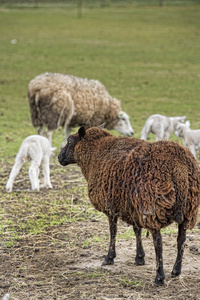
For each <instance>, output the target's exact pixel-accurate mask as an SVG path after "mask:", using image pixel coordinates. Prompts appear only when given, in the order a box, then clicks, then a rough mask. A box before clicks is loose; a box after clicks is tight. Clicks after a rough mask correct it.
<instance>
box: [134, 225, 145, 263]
mask: <svg viewBox="0 0 200 300" xmlns="http://www.w3.org/2000/svg"><path fill="white" fill-rule="evenodd" d="M133 230H134V232H135V236H136V257H135V265H137V266H142V265H144V264H145V259H144V257H145V253H144V249H143V246H142V228H139V227H138V226H136V225H133Z"/></svg>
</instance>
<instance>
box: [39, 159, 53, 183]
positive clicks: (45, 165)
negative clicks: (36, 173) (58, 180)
mask: <svg viewBox="0 0 200 300" xmlns="http://www.w3.org/2000/svg"><path fill="white" fill-rule="evenodd" d="M42 170H43V174H44V184H43V185H42V186H41V187H45V188H50V189H52V185H51V181H50V170H49V156H48V155H46V156H45V157H44V158H43V160H42Z"/></svg>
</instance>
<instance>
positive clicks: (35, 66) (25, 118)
mask: <svg viewBox="0 0 200 300" xmlns="http://www.w3.org/2000/svg"><path fill="white" fill-rule="evenodd" d="M0 28H1V30H0V145H1V147H0V149H1V152H0V170H1V172H0V173H1V175H0V196H1V200H0V203H1V207H0V236H1V251H2V252H1V253H3V254H2V257H1V271H0V281H1V280H2V281H3V283H4V285H3V284H2V282H0V285H1V287H2V286H3V289H0V297H1V295H3V293H5V292H7V291H9V292H10V293H12V295H13V299H108V298H98V297H97V298H92V296H90V290H89V288H88V291H85V292H84V287H83V290H82V294H79V295H78V296H77V295H76V294H75V290H73V285H72V287H70V288H71V290H70V294H69V296H68V297H67V298H65V296H62V295H66V290H65V286H66V278H65V279H64V276H66V277H69V278H71V279H70V280H72V282H74V286H75V285H76V284H77V283H76V280H78V282H79V280H80V282H82V281H83V282H84V280H83V278H86V279H87V280H86V279H85V280H86V281H89V280H91V281H90V283H91V282H93V281H94V283H95V284H96V281H95V280H94V278H93V277H95V278H96V277H97V278H99V277H102V278H103V280H102V282H105V281H106V280H108V281H109V280H110V279H111V278H112V280H113V281H112V280H111V282H113V284H114V285H115V284H116V282H117V287H118V288H119V289H123V288H124V287H125V286H126V287H128V290H127V289H126V292H125V291H124V298H129V299H136V296H137V297H139V296H138V295H140V297H141V299H150V298H149V296H148V295H146V294H145V295H146V296H145V295H144V293H143V294H137V293H136V295H135V294H134V292H133V288H135V285H136V283H137V288H138V289H136V292H138V293H140V292H141V290H140V289H139V287H140V286H143V292H144V286H147V287H148V288H149V291H150V292H151V297H152V299H158V298H159V299H168V297H169V295H170V296H171V298H173V299H186V298H184V295H185V294H184V293H185V290H184V288H185V287H184V285H182V283H180V286H178V285H177V289H176V288H175V285H174V286H173V288H174V289H171V288H170V284H171V283H170V284H169V289H168V288H166V289H165V294H163V297H162V295H160V294H159V292H158V294H156V293H157V292H155V293H154V292H153V293H152V291H154V288H153V284H152V280H153V279H152V278H153V277H152V274H151V273H152V268H151V267H150V266H149V274H150V275H149V277H148V276H147V278H151V279H148V280H149V281H148V280H147V281H145V279H144V278H143V275H142V273H143V272H144V269H143V271H142V272H141V276H139V275H138V278H136V279H137V280H136V281H134V280H132V281H130V280H129V279H127V277H126V275H125V274H123V275H121V273H120V271H121V269H120V271H119V274H117V275H116V274H114V275H113V274H111V273H110V271H109V270H108V271H106V272H108V273H101V272H102V271H100V273H98V272H97V271H96V269H93V271H92V273H87V272H89V271H87V272H86V271H85V268H83V270H82V271H81V272H82V273H80V272H79V273H77V274H75V273H73V268H72V269H69V273H67V275H66V274H65V273H64V270H62V274H60V275H59V276H61V281H59V280H58V277H57V276H58V273H56V272H58V271H57V269H55V270H56V271H55V272H54V273H53V271H52V270H54V269H53V268H51V266H50V262H49V261H45V259H46V255H45V252H44V253H43V252H42V251H43V250H45V251H47V253H48V254H50V256H51V257H52V262H53V261H54V262H55V257H53V254H52V253H54V252H55V253H56V254H55V255H57V256H56V257H57V258H56V259H58V261H59V258H60V256H59V255H60V253H61V252H62V251H61V249H64V250H63V253H67V251H69V252H68V253H70V254H69V257H70V258H69V257H68V259H69V264H71V261H72V257H73V259H74V257H75V256H74V255H75V254H74V253H79V252H78V249H79V248H81V249H82V250H83V252H84V251H86V252H87V251H89V250H88V249H90V247H91V246H92V247H95V249H96V250H99V249H100V250H102V254H105V251H106V250H105V249H107V246H108V240H107V239H106V237H107V236H108V232H107V231H106V230H107V227H108V225H107V221H106V219H105V217H104V216H102V214H100V213H98V212H96V211H95V210H94V208H92V207H91V205H90V204H89V201H88V198H87V187H86V183H85V181H84V179H83V178H82V177H81V174H80V171H79V169H78V168H77V167H76V166H72V167H70V168H68V169H65V168H62V167H61V166H60V165H59V164H58V162H57V159H56V158H54V159H52V162H51V178H52V184H53V186H54V189H53V190H51V191H44V190H43V191H41V192H40V193H39V194H35V193H28V192H27V191H26V188H28V187H30V182H29V179H28V164H26V165H25V167H24V169H23V171H22V173H21V174H20V175H19V177H18V180H17V182H16V185H15V191H14V192H13V193H12V194H6V193H5V184H6V181H7V179H8V175H9V172H10V169H11V167H12V165H13V162H14V157H15V155H16V153H17V151H18V149H19V147H20V144H21V142H22V140H23V139H24V138H25V137H26V136H28V135H30V134H35V133H36V130H35V129H34V128H33V127H32V124H31V121H30V113H29V107H28V101H27V96H26V93H27V85H28V82H29V81H30V80H31V79H32V78H33V77H35V76H36V75H38V74H40V73H42V72H58V73H66V74H73V75H77V76H80V77H87V78H89V79H98V80H100V81H101V82H102V83H103V84H105V86H106V87H107V89H108V91H109V92H110V94H111V95H113V96H115V97H116V98H118V99H120V100H121V102H122V107H123V110H125V111H126V112H127V113H128V114H129V115H130V119H131V123H132V126H133V128H134V131H135V137H140V132H141V130H142V127H143V125H144V122H145V120H146V118H147V117H148V116H149V115H151V114H153V113H161V114H165V115H168V116H177V115H180V116H181V115H186V116H187V119H189V120H190V121H191V128H193V129H197V128H200V84H199V82H200V31H199V28H200V6H198V5H192V6H191V5H187V6H173V7H171V6H164V7H159V6H158V5H157V6H136V5H129V6H122V5H116V6H112V7H111V6H110V7H105V8H104V9H101V8H98V7H95V8H90V7H89V6H87V7H85V8H84V9H83V15H82V18H77V10H76V8H75V7H73V6H67V5H63V6H62V7H60V6H58V7H55V5H54V7H52V6H49V7H48V6H45V7H44V6H43V7H42V6H41V7H35V8H31V7H29V6H14V7H12V8H11V7H8V6H5V5H4V6H0ZM75 130H76V129H74V131H75ZM113 134H115V135H117V132H115V131H113ZM150 138H151V140H153V139H154V137H153V136H152V135H151V137H150ZM62 139H63V131H62V129H61V128H60V129H59V130H57V131H56V132H54V135H53V146H56V147H57V150H56V156H57V154H58V151H59V150H58V149H59V146H60V144H61V141H62ZM171 139H176V138H175V137H174V135H172V136H171ZM176 140H177V139H176ZM180 142H181V141H180ZM16 188H18V191H16ZM19 189H20V190H19ZM94 220H95V222H99V223H98V225H99V226H100V227H99V228H101V229H100V230H99V231H98V230H97V228H96V227H98V226H97V224H95V223H94ZM81 222H82V223H81ZM87 224H88V226H89V227H88V228H86V226H87ZM90 226H93V229H92V230H93V231H92V230H91V227H90ZM95 226H96V227H95ZM120 226H122V225H120ZM123 226H124V225H123ZM123 226H122V227H120V229H119V235H118V240H119V241H126V242H127V240H128V239H129V238H130V237H131V233H130V230H129V229H128V228H127V227H126V226H124V227H123ZM69 227H70V230H69ZM82 228H84V230H86V231H85V232H86V233H85V235H84V234H83V230H82ZM174 232H176V227H172V228H168V229H167V230H166V231H164V233H165V234H166V236H168V235H169V236H171V235H173V234H174ZM64 233H65V234H64ZM195 233H197V229H195V230H194V234H195ZM62 234H63V236H64V237H62V236H61V235H62ZM131 238H132V237H131ZM173 238H174V240H175V236H173ZM198 242H199V240H198ZM167 245H169V241H167V240H166V246H167ZM31 247H34V249H36V250H34V251H35V252H34V254H32V252H31V251H32V250H31V249H32V248H31ZM40 247H41V248H40ZM171 247H172V248H174V247H175V246H174V245H172V246H171ZM97 248H98V249H97ZM37 249H40V252H39V250H37ZM42 249H43V250H42ZM84 249H85V250H84ZM122 249H123V245H122ZM91 251H92V250H91ZM188 251H189V250H188ZM27 253H28V254H29V256H31V255H33V256H31V258H30V257H29V258H30V260H29V262H30V261H31V263H32V265H31V268H32V269H31V268H30V266H29V265H28V263H27V265H25V263H24V261H25V260H26V255H25V254H27ZM41 253H43V255H41V261H40V263H39V255H40V254H41ZM36 255H38V256H37V259H38V267H37V268H36V267H35V265H34V263H35V261H34V259H36ZM84 255H87V253H86V254H85V252H84V253H83V257H84ZM125 255H126V254H125ZM168 255H169V257H170V252H169V254H168ZM77 257H80V255H79V254H77ZM188 257H189V256H188ZM4 258H5V260H4ZM174 259H175V256H174ZM8 261H9V263H8ZM44 261H45V263H44V268H43V267H41V268H42V272H44V273H42V274H43V275H42V276H43V277H42V276H41V278H39V277H37V275H36V273H37V270H38V268H40V264H41V265H42V266H43V262H44ZM62 261H63V262H64V263H63V264H62V265H63V266H65V267H66V268H67V266H68V265H67V266H66V265H65V263H66V258H62ZM17 262H20V263H17ZM193 262H194V268H195V266H196V265H195V264H196V263H197V262H196V261H195V260H194V261H193ZM8 264H9V267H10V269H9V271H6V272H7V273H6V274H7V277H6V279H4V277H5V276H4V275H5V273H4V272H5V270H7V269H8ZM153 264H154V265H155V261H153ZM58 266H59V264H58ZM70 266H71V265H70ZM191 266H192V263H191ZM45 268H49V269H48V272H49V273H48V274H47V273H46V274H45V270H46V269H45ZM54 268H56V266H54ZM70 270H71V271H70ZM34 272H35V273H34ZM70 272H71V273H70ZM85 272H86V273H85ZM198 272H199V271H198ZM198 272H197V273H198ZM72 273H73V274H72ZM185 273H187V270H186V272H185ZM19 274H23V276H24V277H23V278H25V279H22V276H21V275H20V276H19ZM63 274H64V275H63ZM130 274H131V271H130ZM130 274H129V275H130ZM192 274H196V273H195V272H194V273H192ZM198 274H199V273H198ZM28 276H29V277H28ZM30 276H33V277H34V276H35V277H34V278H32V277H31V278H32V279H31V278H30ZM38 276H39V275H38ZM45 276H46V277H45ZM70 276H71V277H70ZM84 276H85V277H84ZM153 276H154V272H153ZM191 276H192V275H191ZM44 278H46V279H44ZM53 278H54V279H53ZM59 278H60V277H59ZM88 278H89V279H88ZM141 278H143V279H141ZM192 278H193V277H192ZM193 279H194V278H193ZM6 280H7V281H6ZM26 280H29V281H26ZM45 280H46V281H45ZM99 280H100V279H99ZM141 280H142V282H141ZM187 280H188V286H189V285H190V286H191V287H192V290H191V291H190V290H188V291H189V292H188V294H187V299H195V298H190V295H193V296H194V297H195V296H196V299H198V285H197V284H196V283H195V282H196V281H195V280H196V277H195V279H194V280H193V281H190V280H189V279H188V278H187ZM100 281H101V280H100ZM6 282H7V283H6ZM8 282H9V283H8ZM30 282H31V283H30ZM38 282H39V283H38ZM44 282H45V283H44ZM138 282H139V283H138ZM170 282H171V281H170ZM197 282H198V280H197ZM6 284H7V285H6ZM38 284H39V285H38ZM43 284H44V285H45V287H44V286H43ZM91 284H92V283H91ZM102 284H103V283H102ZM130 285H131V286H130ZM41 286H42V288H44V291H42V289H41ZM61 286H62V289H61ZM102 286H103V285H102ZM129 286H130V287H129ZM133 286H134V287H133ZM88 287H89V285H88ZM195 287H197V289H195ZM67 288H69V286H67ZM181 288H182V290H181ZM45 289H46V290H45ZM47 290H48V293H49V294H48V295H49V297H48V296H46V295H47V294H46V293H47ZM61 290H62V291H61ZM134 291H135V290H134ZM173 291H174V293H175V294H173ZM180 291H182V294H181V295H182V297H183V298H181V296H180V298H178V297H179V296H178V295H179V292H180ZM115 293H116V295H119V294H118V292H117V289H116V291H115ZM131 293H132V294H134V296H133V298H131V297H132V296H131V295H132V294H131ZM107 295H108V292H107V291H106V290H105V295H104V296H105V297H106V296H107ZM116 295H115V294H114V292H113V294H112V297H113V298H109V299H123V298H114V297H115V296H116ZM174 295H176V296H177V297H174ZM125 296H126V297H125ZM41 297H42V298H41ZM110 297H111V296H110ZM145 297H147V298H145ZM156 297H158V298H156Z"/></svg>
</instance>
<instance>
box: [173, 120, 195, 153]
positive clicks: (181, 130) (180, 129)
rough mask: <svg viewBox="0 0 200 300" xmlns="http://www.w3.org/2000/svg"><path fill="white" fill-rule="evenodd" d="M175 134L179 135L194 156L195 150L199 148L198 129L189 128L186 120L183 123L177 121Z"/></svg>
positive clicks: (188, 122)
mask: <svg viewBox="0 0 200 300" xmlns="http://www.w3.org/2000/svg"><path fill="white" fill-rule="evenodd" d="M175 136H177V137H181V138H182V139H183V143H184V145H185V147H187V148H189V149H190V151H191V152H192V154H193V155H194V157H196V154H197V150H198V149H199V148H200V129H197V130H192V129H190V121H186V123H185V124H181V123H179V124H178V125H177V127H176V131H175Z"/></svg>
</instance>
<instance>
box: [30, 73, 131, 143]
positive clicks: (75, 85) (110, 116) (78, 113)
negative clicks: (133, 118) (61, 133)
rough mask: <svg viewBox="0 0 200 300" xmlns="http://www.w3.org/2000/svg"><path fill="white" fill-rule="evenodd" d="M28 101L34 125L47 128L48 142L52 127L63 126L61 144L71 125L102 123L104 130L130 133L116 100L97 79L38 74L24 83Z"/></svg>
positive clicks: (127, 121) (128, 123) (39, 131)
mask: <svg viewBox="0 0 200 300" xmlns="http://www.w3.org/2000/svg"><path fill="white" fill-rule="evenodd" d="M28 100H29V106H30V112H31V120H32V124H33V126H34V127H39V129H38V133H39V134H42V128H43V126H46V127H47V138H48V139H49V141H50V143H51V144H52V133H53V130H55V129H57V128H58V127H59V126H62V127H64V130H65V138H64V141H63V143H62V146H61V147H64V145H65V144H66V141H67V137H68V136H69V134H70V131H71V128H72V127H76V126H80V125H84V126H85V127H86V128H89V127H92V126H97V125H100V124H102V123H104V122H105V127H106V128H107V129H115V130H117V131H119V132H120V133H122V134H124V135H127V136H132V135H133V133H134V131H133V128H132V127H131V124H130V121H129V116H128V115H127V114H126V113H125V112H123V111H122V110H121V104H120V101H119V100H117V99H116V98H113V97H111V96H110V95H109V93H108V91H107V90H106V88H105V86H104V85H103V84H102V83H101V82H99V81H98V80H88V79H83V78H79V77H76V76H72V75H63V74H57V73H45V74H40V75H38V76H37V77H35V78H34V79H33V80H31V81H30V83H29V85H28Z"/></svg>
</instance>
